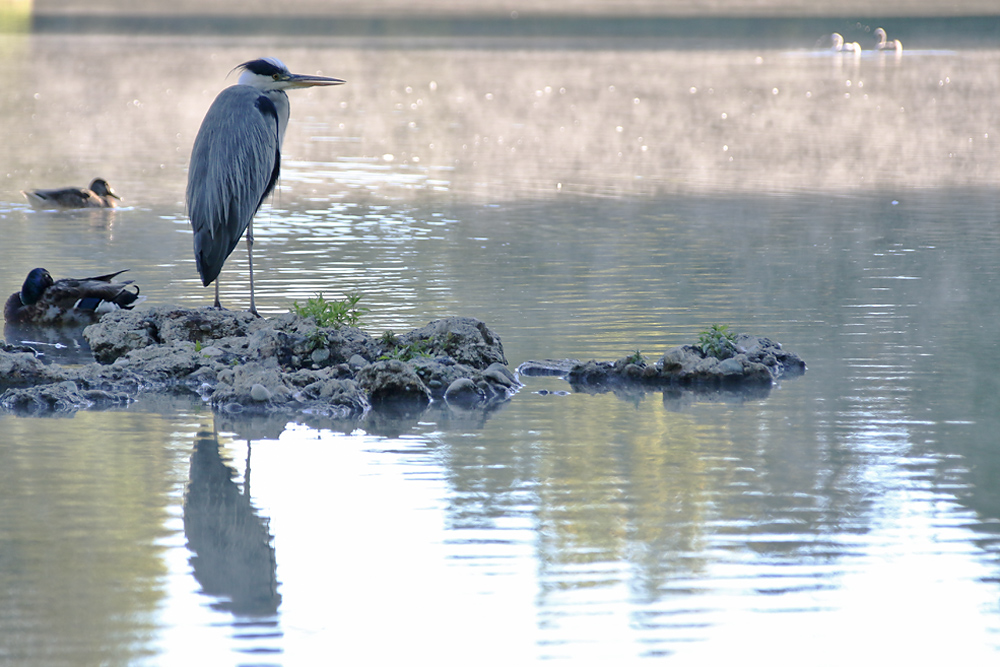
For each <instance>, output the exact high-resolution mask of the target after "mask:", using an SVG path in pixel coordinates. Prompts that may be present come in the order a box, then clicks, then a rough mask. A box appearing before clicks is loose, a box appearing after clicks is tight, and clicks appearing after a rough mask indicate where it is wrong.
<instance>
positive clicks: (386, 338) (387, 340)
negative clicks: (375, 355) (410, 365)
mask: <svg viewBox="0 0 1000 667" xmlns="http://www.w3.org/2000/svg"><path fill="white" fill-rule="evenodd" d="M379 342H380V343H382V344H383V345H385V346H386V347H396V346H397V345H399V341H398V339H397V338H396V332H395V331H393V330H392V329H386V330H385V331H383V332H382V337H381V338H379Z"/></svg>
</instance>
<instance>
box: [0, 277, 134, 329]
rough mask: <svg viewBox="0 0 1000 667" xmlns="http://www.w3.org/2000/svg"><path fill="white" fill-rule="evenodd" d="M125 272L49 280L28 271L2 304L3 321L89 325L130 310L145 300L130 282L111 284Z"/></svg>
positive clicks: (49, 278)
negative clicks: (17, 287) (16, 289)
mask: <svg viewBox="0 0 1000 667" xmlns="http://www.w3.org/2000/svg"><path fill="white" fill-rule="evenodd" d="M125 271H128V269H122V270H121V271H116V272H114V273H109V274H107V275H104V276H94V277H92V278H61V279H59V280H53V279H52V276H51V274H49V272H48V271H46V270H45V269H42V268H37V269H32V270H31V272H30V273H28V277H27V278H25V279H24V284H23V285H22V286H21V290H20V291H19V292H14V293H13V294H11V295H10V297H9V298H8V299H7V303H6V304H4V308H3V316H4V319H5V320H6V321H7V322H8V323H11V324H52V325H55V324H93V323H94V322H96V321H97V320H99V319H100V318H101V316H102V315H104V314H105V313H110V312H113V311H116V310H121V309H126V310H131V309H132V308H134V307H135V306H137V305H139V304H140V303H142V302H143V301H145V300H146V297H145V296H139V287H138V286H136V285H132V283H133V281H131V280H124V281H115V277H116V276H118V275H120V274H122V273H125ZM130 285H132V287H134V288H135V289H134V290H133V289H131V288H130V287H129V286H130Z"/></svg>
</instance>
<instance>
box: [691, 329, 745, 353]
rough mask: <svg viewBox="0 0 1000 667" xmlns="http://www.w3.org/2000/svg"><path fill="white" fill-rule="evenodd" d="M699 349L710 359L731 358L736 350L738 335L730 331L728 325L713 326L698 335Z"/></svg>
mask: <svg viewBox="0 0 1000 667" xmlns="http://www.w3.org/2000/svg"><path fill="white" fill-rule="evenodd" d="M698 347H699V348H700V349H701V351H702V352H703V353H705V354H706V355H708V356H710V357H715V358H717V359H725V358H727V357H731V356H733V352H734V351H735V349H736V334H734V333H733V332H732V331H730V330H729V325H728V324H713V325H712V326H711V327H710V328H708V329H706V330H705V331H702V332H701V333H700V334H698Z"/></svg>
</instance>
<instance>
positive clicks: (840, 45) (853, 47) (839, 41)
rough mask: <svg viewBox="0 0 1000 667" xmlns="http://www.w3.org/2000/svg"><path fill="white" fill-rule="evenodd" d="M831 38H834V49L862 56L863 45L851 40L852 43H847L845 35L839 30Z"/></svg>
mask: <svg viewBox="0 0 1000 667" xmlns="http://www.w3.org/2000/svg"><path fill="white" fill-rule="evenodd" d="M830 39H831V40H833V47H832V50H833V51H836V52H838V53H839V52H843V53H848V52H850V53H853V54H854V55H856V56H860V55H861V45H860V44H858V43H857V42H851V43H850V44H845V43H844V36H843V35H841V34H840V33H839V32H835V33H833V34H832V35H830Z"/></svg>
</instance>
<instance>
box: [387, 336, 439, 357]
mask: <svg viewBox="0 0 1000 667" xmlns="http://www.w3.org/2000/svg"><path fill="white" fill-rule="evenodd" d="M394 344H395V345H396V347H394V348H393V349H391V350H389V351H388V352H386V353H385V354H383V355H382V356H380V357H379V361H387V360H389V359H396V360H397V361H410V360H411V359H416V358H419V357H424V358H426V357H430V356H431V351H430V350H429V349H428V348H427V342H426V341H422V340H421V341H416V342H413V343H407V344H406V345H399V344H398V343H396V342H395V339H394Z"/></svg>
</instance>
